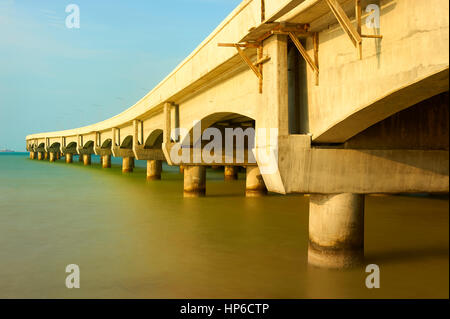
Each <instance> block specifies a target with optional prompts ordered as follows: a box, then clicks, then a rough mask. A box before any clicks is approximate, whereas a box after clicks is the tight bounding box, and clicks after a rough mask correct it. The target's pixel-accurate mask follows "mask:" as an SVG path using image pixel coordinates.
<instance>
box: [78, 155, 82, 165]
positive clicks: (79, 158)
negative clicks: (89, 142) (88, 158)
mask: <svg viewBox="0 0 450 319" xmlns="http://www.w3.org/2000/svg"><path fill="white" fill-rule="evenodd" d="M78 162H80V163H81V162H83V154H79V155H78Z"/></svg>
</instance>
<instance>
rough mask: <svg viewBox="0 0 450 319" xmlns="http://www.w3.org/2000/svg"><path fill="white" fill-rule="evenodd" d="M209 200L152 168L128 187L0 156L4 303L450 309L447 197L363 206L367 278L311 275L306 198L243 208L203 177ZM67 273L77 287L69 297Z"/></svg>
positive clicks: (248, 201)
mask: <svg viewBox="0 0 450 319" xmlns="http://www.w3.org/2000/svg"><path fill="white" fill-rule="evenodd" d="M207 177H208V180H207V196H206V197H205V198H190V199H184V198H183V177H182V175H181V174H180V173H179V172H178V169H177V168H176V167H169V166H166V165H165V166H164V172H163V175H162V180H161V181H151V182H150V181H146V178H145V162H139V161H138V162H137V167H136V169H135V171H134V172H133V173H130V174H122V173H121V169H120V161H117V159H115V160H114V161H113V167H112V168H111V169H102V168H101V166H100V164H99V159H98V158H97V157H95V158H94V159H93V165H92V166H90V167H85V166H83V165H82V163H78V162H77V160H76V159H75V160H74V163H72V164H65V163H64V160H60V161H58V162H56V163H49V162H48V161H37V160H34V161H33V160H30V159H29V158H28V154H25V153H16V154H1V155H0V298H448V297H449V295H448V292H449V278H448V275H449V263H448V262H449V255H448V248H449V220H448V217H449V208H448V204H449V203H448V197H445V196H444V197H442V196H441V197H429V196H415V197H412V196H367V198H366V207H365V256H366V264H371V263H375V264H377V265H379V267H380V288H379V289H368V288H366V286H365V278H366V276H367V275H368V274H367V273H365V268H364V267H360V268H355V269H352V270H346V271H337V270H324V269H318V268H315V267H312V266H308V264H307V246H308V197H307V196H302V195H294V196H279V195H269V196H266V197H264V198H245V197H244V188H245V180H244V176H243V175H242V174H241V176H240V179H239V180H238V181H229V182H225V181H223V172H220V171H213V170H208V173H207ZM68 264H77V265H79V267H80V277H81V287H80V288H79V289H68V288H66V286H65V280H66V276H67V275H68V274H67V273H66V272H65V268H66V266H67V265H68Z"/></svg>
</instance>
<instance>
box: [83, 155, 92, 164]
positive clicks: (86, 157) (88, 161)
mask: <svg viewBox="0 0 450 319" xmlns="http://www.w3.org/2000/svg"><path fill="white" fill-rule="evenodd" d="M83 163H84V165H85V166H88V165H91V154H83Z"/></svg>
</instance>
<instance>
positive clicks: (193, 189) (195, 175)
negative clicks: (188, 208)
mask: <svg viewBox="0 0 450 319" xmlns="http://www.w3.org/2000/svg"><path fill="white" fill-rule="evenodd" d="M205 193H206V167H205V166H185V167H184V197H200V196H205Z"/></svg>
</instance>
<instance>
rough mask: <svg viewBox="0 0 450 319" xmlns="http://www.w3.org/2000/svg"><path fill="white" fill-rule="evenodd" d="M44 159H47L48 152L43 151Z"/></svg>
mask: <svg viewBox="0 0 450 319" xmlns="http://www.w3.org/2000/svg"><path fill="white" fill-rule="evenodd" d="M44 160H48V152H44Z"/></svg>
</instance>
